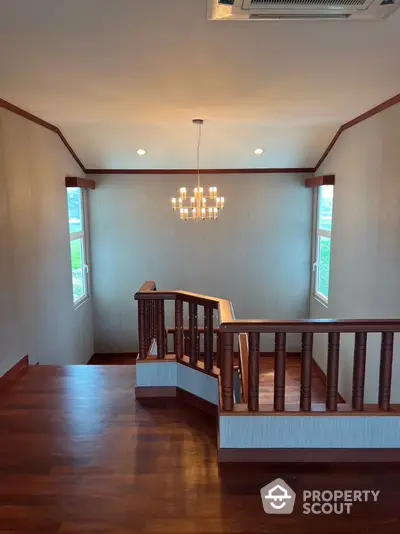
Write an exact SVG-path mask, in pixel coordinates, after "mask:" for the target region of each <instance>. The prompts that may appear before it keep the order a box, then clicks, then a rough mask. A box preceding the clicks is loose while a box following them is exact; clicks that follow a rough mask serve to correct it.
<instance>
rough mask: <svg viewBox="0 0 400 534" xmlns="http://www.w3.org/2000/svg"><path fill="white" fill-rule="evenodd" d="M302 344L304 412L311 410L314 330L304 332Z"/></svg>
mask: <svg viewBox="0 0 400 534" xmlns="http://www.w3.org/2000/svg"><path fill="white" fill-rule="evenodd" d="M301 346H302V348H301V383H300V409H301V410H303V412H309V411H311V374H312V351H313V333H312V332H304V333H303V334H302V336H301Z"/></svg>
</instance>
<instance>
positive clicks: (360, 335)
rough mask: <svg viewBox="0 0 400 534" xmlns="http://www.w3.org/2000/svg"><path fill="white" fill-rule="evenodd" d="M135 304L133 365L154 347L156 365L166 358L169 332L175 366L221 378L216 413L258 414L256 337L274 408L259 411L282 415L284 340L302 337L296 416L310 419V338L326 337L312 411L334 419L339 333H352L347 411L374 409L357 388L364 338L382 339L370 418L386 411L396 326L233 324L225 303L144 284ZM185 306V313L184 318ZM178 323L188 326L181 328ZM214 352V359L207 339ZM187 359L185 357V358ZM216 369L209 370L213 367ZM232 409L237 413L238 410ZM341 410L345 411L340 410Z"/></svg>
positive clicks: (392, 322)
mask: <svg viewBox="0 0 400 534" xmlns="http://www.w3.org/2000/svg"><path fill="white" fill-rule="evenodd" d="M135 299H136V300H137V301H138V310H139V312H138V324H139V358H140V359H146V358H148V357H150V355H151V354H152V353H153V352H154V348H155V341H156V346H157V355H156V357H157V358H158V359H164V358H165V356H166V353H167V348H168V347H167V336H168V333H173V335H174V349H173V350H174V354H175V356H176V358H177V359H178V360H181V361H182V362H184V363H185V364H186V365H190V366H191V367H193V368H197V369H200V370H203V371H205V372H209V373H211V372H214V371H215V372H217V373H218V374H219V375H220V399H221V406H220V410H221V412H226V413H227V414H228V413H230V412H232V411H234V410H236V408H237V410H239V411H240V412H241V413H246V412H250V413H252V412H260V411H265V410H264V408H262V407H261V408H260V404H259V389H260V388H259V383H260V341H261V335H262V334H271V333H272V334H274V335H275V361H274V392H273V406H272V407H271V408H269V409H268V411H266V413H271V412H283V411H285V409H287V408H286V406H285V392H286V383H285V377H286V336H287V334H292V333H297V334H301V339H302V350H301V384H300V388H299V406H298V408H297V410H300V411H301V412H304V413H310V415H312V413H313V411H314V408H313V405H312V402H311V386H312V364H313V337H314V334H319V333H325V334H327V335H328V347H327V386H326V404H325V405H324V406H322V407H321V406H319V407H318V412H319V413H320V412H321V411H328V412H337V411H338V410H339V411H340V410H341V407H339V408H338V379H339V349H340V335H341V334H342V333H353V334H354V363H353V391H352V402H351V410H352V411H353V412H354V411H356V412H363V411H365V410H366V411H369V412H371V411H373V410H374V409H375V408H374V405H370V406H367V407H366V406H365V405H364V404H365V403H364V386H365V368H366V349H367V337H368V334H369V333H381V353H380V372H379V394H378V407H377V408H376V410H375V411H378V410H380V411H383V412H387V411H390V410H391V408H392V406H391V400H390V397H391V387H392V363H393V346H394V333H396V332H400V320H398V319H378V320H374V319H371V320H369V319H363V320H333V319H332V320H331V319H320V320H295V321H262V320H248V321H243V320H236V319H235V316H234V312H233V307H232V304H231V302H230V301H228V300H225V299H218V298H215V297H211V296H207V295H200V294H196V293H190V292H187V291H159V290H157V289H156V285H155V283H154V282H145V283H144V284H143V286H142V287H141V288H140V290H139V291H138V292H137V293H136V294H135ZM165 301H174V302H175V313H174V317H175V326H174V328H172V329H166V327H165V312H164V303H165ZM184 307H187V310H188V313H187V315H186V316H185V314H184ZM199 308H203V316H204V327H199V324H198V323H199V321H198V319H199ZM215 313H217V314H218V321H217V323H218V326H214V314H215ZM185 317H187V318H188V325H185V324H184V319H185ZM200 336H203V337H204V354H203V358H200ZM215 336H216V338H217V343H216V345H217V350H216V353H215V352H214V348H213V347H214V338H215ZM235 338H237V339H238V346H239V351H238V355H239V363H238V365H237V364H236V362H235V349H234V347H235V345H234V343H235ZM186 352H188V353H189V354H186ZM215 361H216V363H217V367H218V368H219V370H218V369H216V368H215V366H214V363H215ZM237 368H238V369H239V374H240V377H241V390H242V392H241V393H242V395H241V400H242V402H241V403H239V404H240V406H237V407H235V405H234V404H235V403H234V395H233V390H234V372H235V370H236V369H237ZM237 410H236V411H237ZM346 410H347V411H348V408H347V407H346Z"/></svg>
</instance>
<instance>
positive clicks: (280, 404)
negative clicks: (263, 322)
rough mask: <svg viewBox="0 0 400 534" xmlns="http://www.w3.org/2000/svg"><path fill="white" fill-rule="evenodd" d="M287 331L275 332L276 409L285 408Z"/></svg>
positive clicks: (279, 410) (281, 410)
mask: <svg viewBox="0 0 400 534" xmlns="http://www.w3.org/2000/svg"><path fill="white" fill-rule="evenodd" d="M285 378H286V333H285V332H277V333H276V334H275V372H274V409H275V411H277V412H283V411H284V410H285Z"/></svg>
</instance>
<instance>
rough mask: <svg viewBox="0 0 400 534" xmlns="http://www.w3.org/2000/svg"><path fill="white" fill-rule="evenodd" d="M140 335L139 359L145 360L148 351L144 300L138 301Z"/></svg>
mask: <svg viewBox="0 0 400 534" xmlns="http://www.w3.org/2000/svg"><path fill="white" fill-rule="evenodd" d="M138 335H139V358H140V359H141V360H144V359H145V358H146V356H147V350H146V318H145V305H144V300H138Z"/></svg>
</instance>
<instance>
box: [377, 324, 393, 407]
mask: <svg viewBox="0 0 400 534" xmlns="http://www.w3.org/2000/svg"><path fill="white" fill-rule="evenodd" d="M393 341H394V334H393V332H383V333H382V342H381V366H380V370H379V408H380V409H381V410H384V411H385V412H388V411H390V392H391V389H392V364H393Z"/></svg>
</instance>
